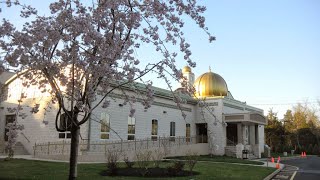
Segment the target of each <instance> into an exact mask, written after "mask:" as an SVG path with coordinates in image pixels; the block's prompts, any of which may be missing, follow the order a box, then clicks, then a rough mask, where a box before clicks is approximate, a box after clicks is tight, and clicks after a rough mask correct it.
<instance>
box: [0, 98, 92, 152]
mask: <svg viewBox="0 0 320 180" xmlns="http://www.w3.org/2000/svg"><path fill="white" fill-rule="evenodd" d="M49 101H50V98H49V97H43V98H36V99H24V100H23V102H22V104H21V106H22V108H23V109H22V110H21V111H19V114H20V115H22V114H25V115H26V117H25V118H22V117H21V116H18V119H17V120H18V123H19V124H21V125H23V126H24V130H22V131H21V132H20V133H19V136H18V139H17V141H18V142H21V143H22V144H23V145H24V147H25V148H26V150H27V151H28V152H29V153H30V154H33V146H34V144H35V143H41V142H53V141H60V140H64V139H59V133H58V132H57V130H56V128H55V117H56V112H57V110H56V105H53V106H50V107H51V109H50V108H48V107H47V103H48V102H49ZM35 103H37V104H40V107H39V112H37V113H35V114H32V113H31V112H30V111H31V107H33V105H34V104H35ZM17 106H18V104H17V103H15V101H14V100H10V99H9V101H6V102H2V103H1V106H0V107H4V108H3V109H1V110H0V125H1V126H0V127H1V128H0V139H1V141H0V143H1V144H2V145H4V143H5V142H4V131H5V129H4V127H5V116H6V115H11V114H15V113H10V112H9V111H8V110H7V108H8V107H11V108H16V107H17ZM44 108H47V110H45V109H44ZM87 130H88V128H87V123H85V124H83V125H82V126H81V132H80V133H81V137H82V138H83V139H86V138H88V137H87V134H88V133H87ZM21 133H23V134H24V135H22V134H21ZM24 136H25V137H24Z"/></svg>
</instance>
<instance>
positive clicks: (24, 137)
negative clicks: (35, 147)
mask: <svg viewBox="0 0 320 180" xmlns="http://www.w3.org/2000/svg"><path fill="white" fill-rule="evenodd" d="M20 134H22V136H23V137H24V138H26V140H27V141H28V142H30V140H29V139H28V138H27V136H26V135H25V134H24V133H23V132H20Z"/></svg>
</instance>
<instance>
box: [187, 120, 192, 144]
mask: <svg viewBox="0 0 320 180" xmlns="http://www.w3.org/2000/svg"><path fill="white" fill-rule="evenodd" d="M190 134H191V131H190V124H189V123H188V124H186V141H187V142H190Z"/></svg>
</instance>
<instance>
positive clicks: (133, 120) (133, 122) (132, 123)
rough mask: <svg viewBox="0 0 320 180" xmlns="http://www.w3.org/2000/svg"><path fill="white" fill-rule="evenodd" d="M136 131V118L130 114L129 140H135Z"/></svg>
mask: <svg viewBox="0 0 320 180" xmlns="http://www.w3.org/2000/svg"><path fill="white" fill-rule="evenodd" d="M135 133H136V118H134V117H130V116H128V140H134V136H135Z"/></svg>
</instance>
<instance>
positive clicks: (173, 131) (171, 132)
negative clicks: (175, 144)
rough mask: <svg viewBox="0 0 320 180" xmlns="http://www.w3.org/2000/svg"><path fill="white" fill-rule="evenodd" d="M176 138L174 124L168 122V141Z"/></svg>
mask: <svg viewBox="0 0 320 180" xmlns="http://www.w3.org/2000/svg"><path fill="white" fill-rule="evenodd" d="M175 136H176V123H175V122H170V141H174V140H175Z"/></svg>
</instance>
